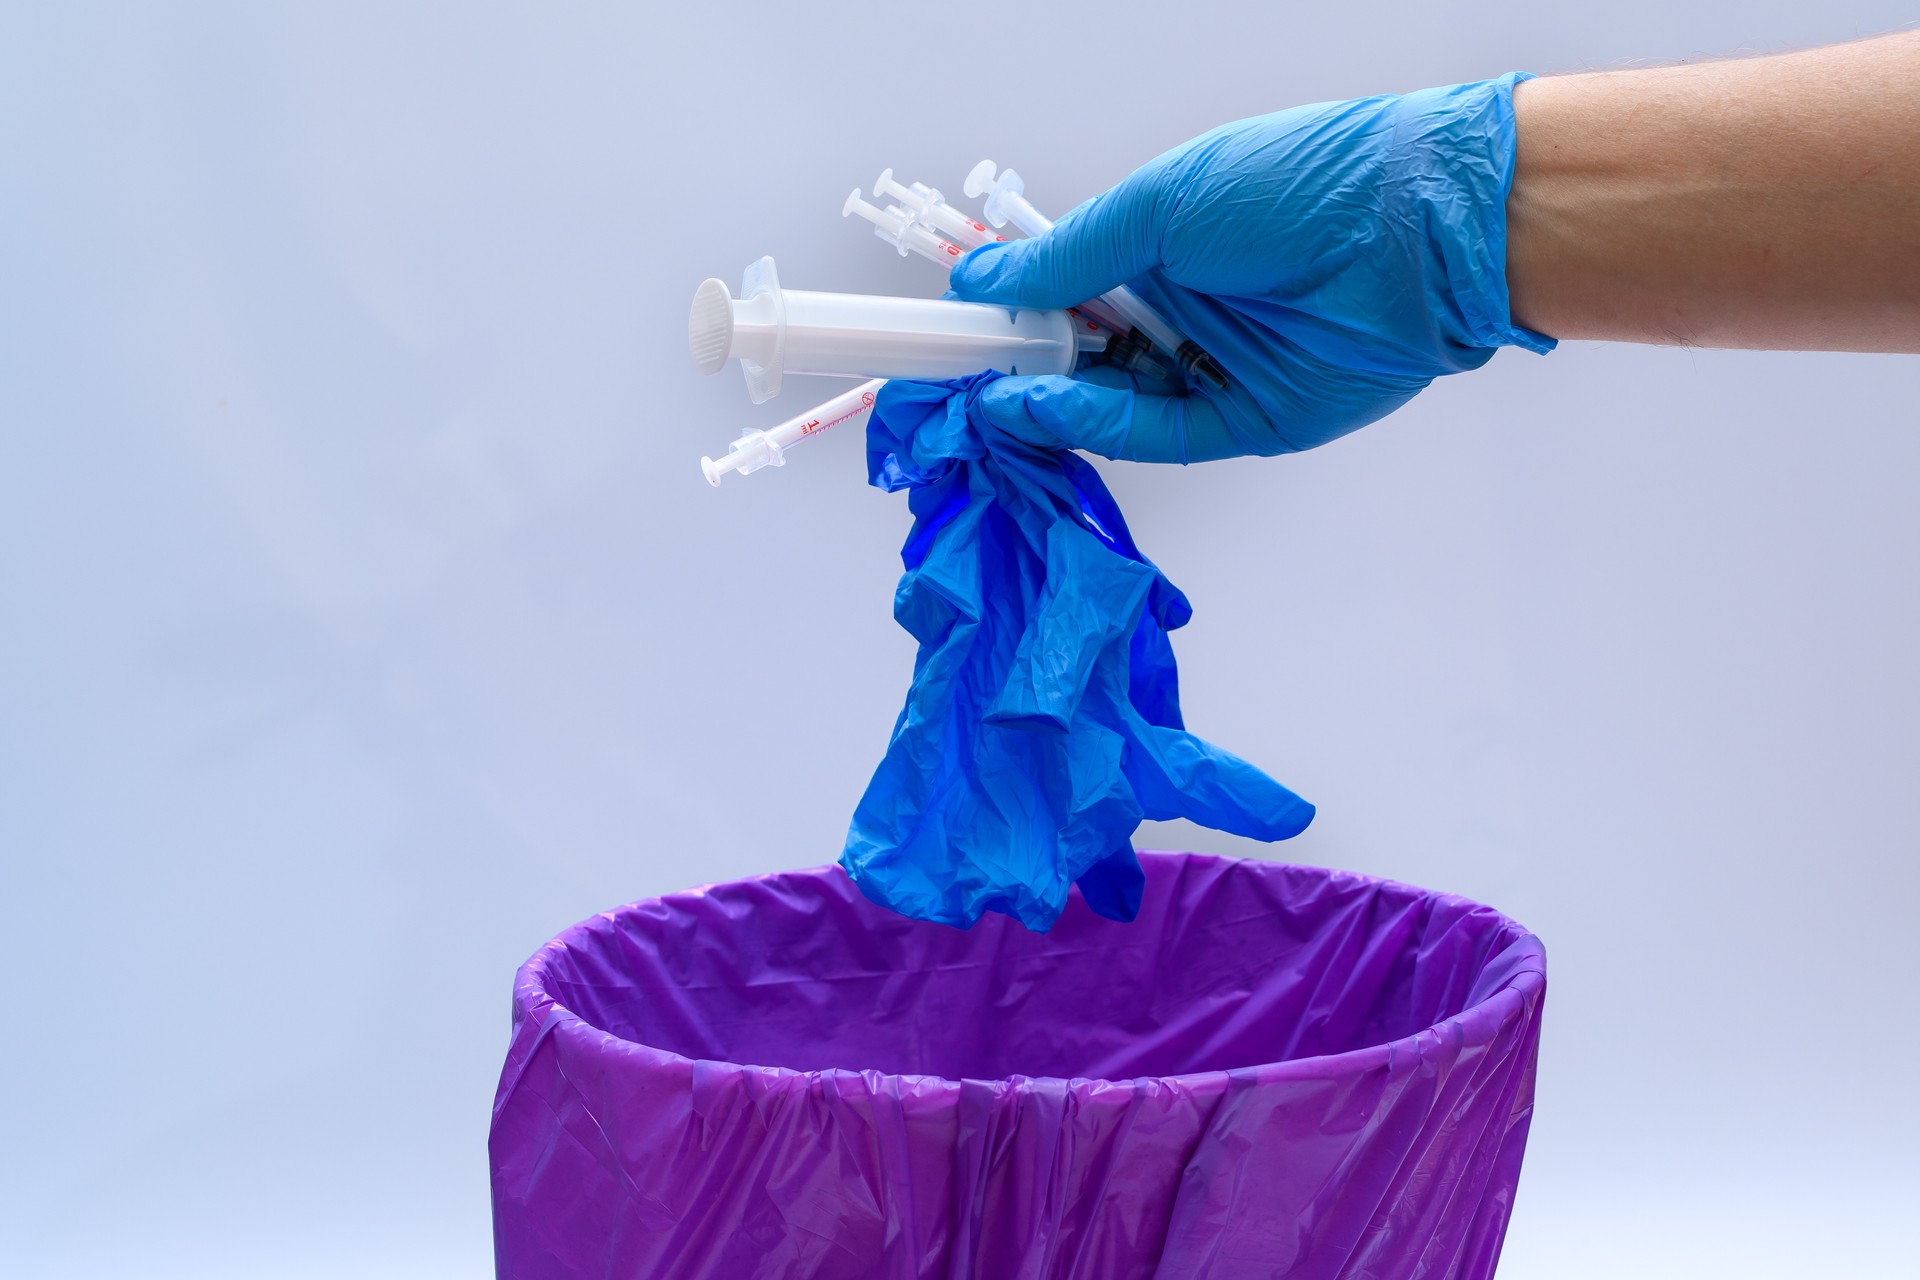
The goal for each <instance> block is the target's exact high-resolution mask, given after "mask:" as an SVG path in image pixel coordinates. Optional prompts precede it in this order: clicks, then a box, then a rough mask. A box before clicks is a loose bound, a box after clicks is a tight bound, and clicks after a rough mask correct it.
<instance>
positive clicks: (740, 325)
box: [687, 258, 1107, 404]
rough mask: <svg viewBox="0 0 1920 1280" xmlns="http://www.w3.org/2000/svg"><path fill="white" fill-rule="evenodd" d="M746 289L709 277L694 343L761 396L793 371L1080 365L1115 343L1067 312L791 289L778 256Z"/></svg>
mask: <svg viewBox="0 0 1920 1280" xmlns="http://www.w3.org/2000/svg"><path fill="white" fill-rule="evenodd" d="M740 292H741V293H742V294H743V295H744V296H743V297H741V298H738V299H736V298H734V297H733V295H732V294H730V293H729V292H728V291H727V286H726V283H725V282H724V281H721V280H708V281H705V282H704V283H702V284H701V286H700V287H699V289H697V290H695V292H694V295H693V307H692V310H691V311H690V312H689V313H688V315H687V341H688V344H689V345H690V346H691V347H692V349H693V360H694V364H695V365H697V366H698V367H699V369H700V371H701V372H702V373H718V372H720V369H721V368H722V366H724V365H725V364H726V363H727V361H728V360H729V359H731V358H738V359H739V361H740V365H741V368H742V370H743V371H744V372H745V374H746V378H747V393H748V394H749V395H750V396H751V397H752V398H753V402H754V403H755V404H759V403H760V402H761V401H763V400H767V399H769V398H771V397H772V396H773V394H774V393H775V392H777V391H778V390H779V389H780V382H781V379H782V377H783V376H784V375H786V374H788V373H817V374H827V375H830V376H840V377H856V378H872V377H882V378H927V379H949V378H964V377H969V376H971V375H973V374H976V373H979V372H981V371H983V370H986V369H998V370H1000V371H1002V372H1004V373H1013V374H1048V373H1072V372H1073V369H1074V365H1075V363H1076V362H1077V361H1078V360H1079V358H1080V357H1081V356H1082V355H1084V354H1086V353H1088V352H1093V351H1103V350H1105V349H1106V345H1107V335H1106V334H1105V333H1100V332H1091V331H1089V330H1088V329H1087V328H1086V326H1085V325H1084V324H1083V323H1082V322H1081V321H1078V320H1076V319H1075V318H1074V317H1073V316H1072V315H1070V314H1068V313H1067V312H1066V311H1034V310H1024V309H1009V308H1007V307H999V306H989V305H987V304H985V303H980V302H949V301H947V300H946V299H944V298H890V297H878V296H869V295H865V294H855V293H812V292H807V291H804V290H800V289H783V288H781V287H780V280H779V277H778V275H777V274H776V273H775V271H774V265H773V259H772V258H762V259H760V260H759V261H758V262H756V263H754V264H753V265H752V266H750V267H748V268H747V270H746V274H745V275H743V276H742V277H741V280H740Z"/></svg>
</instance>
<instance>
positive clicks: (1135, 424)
mask: <svg viewBox="0 0 1920 1280" xmlns="http://www.w3.org/2000/svg"><path fill="white" fill-rule="evenodd" d="M1088 373H1089V375H1090V376H1089V377H1088V378H1066V377H1061V376H1058V375H1053V376H1048V377H1044V378H999V379H996V380H995V381H993V382H991V383H988V384H987V385H986V387H984V388H983V389H982V390H981V393H980V409H981V412H982V413H984V414H985V415H986V418H987V421H989V422H991V423H993V424H994V425H995V426H997V427H999V428H1000V429H1001V430H1003V431H1005V432H1007V433H1008V434H1009V435H1011V436H1013V437H1015V438H1016V439H1019V440H1023V441H1025V442H1026V443H1028V444H1031V445H1034V446H1036V447H1038V448H1042V449H1084V450H1086V451H1087V452H1089V453H1097V454H1100V455H1101V456H1103V457H1108V458H1119V459H1122V460H1125V461H1128V462H1180V463H1187V462H1214V461H1217V460H1218V459H1221V458H1235V457H1240V456H1243V455H1247V454H1256V455H1261V456H1267V455H1272V454H1276V453H1292V452H1294V450H1295V449H1296V447H1297V446H1295V445H1294V444H1292V443H1291V442H1290V441H1288V440H1287V439H1286V438H1285V437H1284V436H1283V435H1281V434H1280V432H1279V430H1278V429H1277V428H1276V427H1275V426H1274V424H1273V423H1271V422H1270V421H1269V420H1268V419H1267V417H1266V415H1265V414H1264V413H1262V412H1261V411H1260V409H1259V408H1258V406H1256V405H1254V404H1253V402H1252V401H1251V400H1250V399H1247V398H1246V397H1244V395H1242V396H1238V397H1235V396H1232V395H1229V396H1225V397H1221V398H1218V399H1216V398H1214V397H1212V396H1209V395H1201V394H1193V395H1146V394H1141V393H1139V392H1136V391H1133V390H1131V389H1130V388H1128V387H1125V386H1117V385H1102V382H1109V381H1111V380H1114V379H1118V378H1127V379H1131V377H1132V375H1131V374H1128V373H1126V372H1125V371H1123V370H1113V369H1108V370H1104V371H1102V372H1100V373H1098V374H1095V373H1094V371H1093V370H1089V371H1088ZM1094 377H1098V378H1099V379H1100V381H1094V380H1093V378H1094ZM1243 400H1244V401H1245V403H1242V401H1243Z"/></svg>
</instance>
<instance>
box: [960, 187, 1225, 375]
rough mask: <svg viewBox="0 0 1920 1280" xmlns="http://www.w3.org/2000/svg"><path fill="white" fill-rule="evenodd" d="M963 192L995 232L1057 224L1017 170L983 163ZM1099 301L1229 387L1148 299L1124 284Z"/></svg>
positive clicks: (1042, 230)
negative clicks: (1030, 197)
mask: <svg viewBox="0 0 1920 1280" xmlns="http://www.w3.org/2000/svg"><path fill="white" fill-rule="evenodd" d="M964 190H965V191H966V193H967V194H968V195H969V196H972V197H974V198H975V199H978V198H980V197H982V196H984V197H986V203H985V205H984V206H983V211H984V212H985V214H986V217H987V221H988V222H990V223H992V224H993V225H994V226H996V227H1003V226H1005V225H1006V224H1007V223H1009V222H1011V223H1012V224H1013V225H1014V226H1016V227H1018V228H1020V230H1021V231H1023V232H1025V233H1026V234H1027V235H1029V236H1043V235H1045V234H1046V233H1047V232H1048V231H1051V230H1052V229H1053V219H1051V218H1049V217H1047V216H1046V215H1045V214H1044V213H1041V212H1040V211H1039V210H1038V209H1036V208H1034V207H1033V202H1032V201H1030V200H1028V199H1027V195H1026V183H1025V182H1023V181H1022V180H1021V177H1020V175H1019V174H1017V173H1015V172H1014V171H1013V170H1012V169H1002V170H1000V171H999V174H998V176H996V175H995V173H994V164H993V161H991V160H982V161H981V162H980V163H979V164H977V165H975V166H973V171H972V172H971V173H969V174H968V175H967V181H966V186H965V187H964ZM1100 297H1101V299H1102V300H1103V301H1106V302H1108V303H1111V304H1112V305H1113V309H1114V310H1115V311H1118V312H1119V313H1120V314H1121V315H1122V316H1124V317H1126V319H1127V321H1128V323H1130V324H1132V325H1134V326H1136V327H1138V328H1139V329H1140V331H1141V332H1142V333H1144V334H1146V335H1147V336H1148V337H1149V338H1151V339H1152V340H1153V342H1154V344H1155V345H1156V346H1158V347H1160V348H1161V349H1162V350H1164V351H1165V352H1166V353H1167V354H1168V355H1170V356H1172V357H1173V358H1174V359H1175V360H1177V361H1178V362H1179V364H1180V367H1181V368H1182V369H1185V370H1187V371H1189V372H1191V373H1196V374H1198V375H1200V376H1201V377H1204V378H1205V379H1207V381H1209V382H1211V383H1213V384H1214V385H1215V386H1217V387H1220V388H1222V389H1223V390H1224V389H1225V388H1226V386H1227V385H1228V381H1227V375H1226V371H1225V370H1223V369H1221V367H1220V366H1219V365H1218V364H1217V363H1215V361H1214V359H1213V357H1212V356H1210V355H1208V354H1207V353H1206V352H1205V351H1203V350H1201V349H1200V346H1199V344H1197V343H1195V342H1194V341H1192V340H1191V339H1189V338H1187V337H1185V336H1184V335H1182V334H1181V332H1180V331H1179V330H1178V329H1175V328H1174V327H1173V326H1172V325H1170V324H1168V323H1167V321H1166V319H1165V317H1163V316H1162V315H1161V314H1160V313H1159V312H1158V311H1155V310H1154V309H1153V308H1152V307H1151V306H1149V305H1148V304H1147V301H1146V299H1144V298H1142V297H1141V296H1140V295H1139V294H1137V293H1135V292H1134V291H1133V290H1131V289H1129V288H1127V286H1125V285H1120V286H1119V287H1118V288H1114V289H1110V290H1108V291H1107V292H1106V293H1103V294H1101V295H1100Z"/></svg>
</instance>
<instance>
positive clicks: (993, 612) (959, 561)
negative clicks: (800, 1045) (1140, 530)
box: [840, 374, 1313, 931]
mask: <svg viewBox="0 0 1920 1280" xmlns="http://www.w3.org/2000/svg"><path fill="white" fill-rule="evenodd" d="M1000 381H1006V379H1000V378H997V376H996V375H994V374H980V375H977V376H975V377H971V378H963V379H960V380H958V381H955V382H946V383H932V382H906V381H902V380H899V379H894V380H892V381H890V382H888V383H887V385H886V386H884V387H882V388H881V389H880V396H879V399H878V400H876V401H875V402H874V406H873V416H872V417H871V418H869V419H868V421H867V474H868V478H869V479H870V480H871V481H872V482H873V483H874V484H875V485H877V486H878V487H880V488H882V489H885V490H887V491H889V492H893V491H897V490H900V489H905V490H906V491H907V504H908V506H909V508H910V509H911V510H912V512H913V517H914V523H913V531H912V532H911V533H909V534H908V535H907V543H906V545H905V546H904V547H902V548H901V549H900V558H901V561H902V563H903V564H904V566H905V569H906V572H905V573H904V574H903V575H902V576H901V579H900V586H899V589H898V590H897V591H896V592H895V593H894V599H893V616H894V618H895V619H896V620H898V622H899V623H900V625H901V626H903V627H905V628H906V629H907V630H908V631H909V632H911V633H912V635H913V637H914V639H915V640H918V641H919V642H920V653H919V656H918V657H917V658H916V659H915V660H914V665H913V682H912V684H911V685H909V687H908V689H907V700H906V706H905V707H904V708H902V710H901V712H900V718H899V720H898V721H897V722H896V723H895V724H894V728H893V736H892V738H891V739H890V740H889V741H888V743H887V752H886V755H885V756H884V757H883V758H882V759H881V761H880V765H879V767H878V768H877V769H875V770H874V773H873V780H872V781H871V782H869V783H868V784H867V790H866V793H865V794H864V795H862V796H861V797H860V804H859V806H858V807H857V808H856V809H855V810H854V815H853V821H852V823H850V824H849V826H848V830H847V843H846V848H845V850H844V852H843V853H842V854H841V858H840V864H841V865H842V866H843V867H845V868H846V870H847V873H848V874H849V875H851V876H852V877H853V879H854V882H855V883H856V884H858V885H859V886H860V889H861V891H862V892H863V893H865V894H866V895H867V896H868V897H869V898H871V899H873V900H874V901H875V902H878V903H880V904H881V905H882V906H886V907H891V908H892V909H893V910H895V911H898V912H901V913H903V914H905V915H909V916H913V917H914V918H916V919H919V920H937V921H941V922H943V923H946V924H951V925H958V926H960V927H962V928H965V927H968V926H971V925H972V924H973V923H974V922H975V921H976V920H978V919H979V918H980V916H981V914H982V913H983V912H987V911H998V912H1001V913H1003V914H1006V915H1010V916H1013V917H1014V918H1015V919H1017V920H1019V921H1020V922H1021V923H1022V924H1024V925H1026V926H1027V928H1029V929H1034V930H1040V931H1044V930H1046V929H1047V928H1049V927H1051V926H1052V924H1053V922H1054V920H1055V919H1057V918H1058V917H1059V915H1060V912H1061V911H1062V910H1063V909H1064V908H1065V907H1066V905H1067V894H1068V887H1069V886H1071V885H1076V884H1077V885H1078V886H1079V889H1080V893H1081V896H1082V897H1084V898H1085V899H1086V902H1087V905H1088V906H1089V907H1091V908H1092V909H1093V910H1094V911H1096V912H1098V913H1099V914H1101V915H1103V916H1106V917H1108V918H1109V919H1113V920H1131V919H1133V917H1134V913H1135V912H1136V911H1137V910H1138V909H1139V906H1140V895H1141V892H1142V890H1143V888H1144V886H1145V883H1146V881H1145V877H1144V876H1143V875H1142V873H1141V870H1140V864H1139V861H1138V860H1137V859H1136V858H1135V857H1134V854H1133V845H1132V844H1131V839H1132V836H1133V833H1134V830H1135V828H1137V827H1138V826H1139V825H1140V823H1141V822H1142V821H1144V820H1147V819H1164V818H1188V819H1191V820H1192V821H1194V822H1198V823H1201V824H1203V825H1205V826H1209V827H1213V828H1216V829H1217V830H1220V831H1230V832H1233V833H1234V834H1236V835H1242V836H1249V837H1251V838H1253V839H1256V840H1285V839H1287V838H1288V837H1290V836H1293V835H1297V834H1298V833H1299V832H1300V831H1301V829H1302V828H1304V827H1305V826H1306V825H1307V823H1308V822H1309V821H1310V820H1311V819H1312V817H1313V806H1312V805H1310V804H1308V803H1307V802H1306V801H1305V800H1302V799H1301V798H1300V797H1299V796H1297V795H1295V794H1294V793H1293V792H1291V791H1289V790H1287V788H1285V787H1283V786H1281V785H1280V784H1279V783H1278V782H1275V781H1274V780H1273V779H1272V778H1270V777H1268V776H1267V775H1266V774H1265V773H1262V772H1261V771H1260V770H1259V769H1257V768H1255V767H1254V766H1253V765H1252V764H1250V763H1248V762H1247V761H1245V760H1242V759H1241V758H1239V757H1238V756H1235V755H1233V754H1232V753H1230V752H1227V751H1224V750H1222V749H1221V748H1219V747H1217V746H1215V745H1213V744H1212V743H1210V742H1207V741H1205V740H1203V739H1201V738H1199V737H1196V736H1195V735H1194V734H1192V733H1189V732H1187V730H1186V728H1185V726H1184V724H1183V723H1182V721H1181V718H1180V681H1179V672H1178V669H1177V667H1176V666H1175V664H1174V660H1173V642H1172V640H1171V639H1170V638H1169V635H1168V633H1169V632H1172V631H1175V630H1177V629H1179V628H1180V627H1182V626H1184V625H1186V623H1187V620H1188V619H1189V618H1191V617H1192V616H1193V609H1192V607H1191V606H1189V605H1188V603H1187V598H1186V597H1185V596H1184V595H1182V594H1181V593H1180V591H1179V589H1178V588H1176V587H1175V586H1174V585H1173V584H1172V583H1171V582H1169V581H1167V578H1166V575H1165V574H1163V573H1161V572H1160V570H1159V569H1158V568H1156V567H1155V566H1154V564H1153V562H1152V561H1150V560H1148V559H1147V558H1146V556H1144V555H1142V554H1141V552H1140V548H1139V547H1138V546H1137V545H1135V543H1134V541H1133V536H1132V534H1130V533H1128V532H1127V522H1126V521H1125V520H1124V519H1123V518H1122V517H1121V515H1120V508H1119V506H1118V505H1117V504H1116V503H1115V502H1114V500H1113V496H1112V495H1111V494H1110V493H1109V492H1108V491H1107V487H1106V485H1105V484H1104V483H1103V482H1102V481H1101V479H1100V473H1099V472H1097V471H1096V470H1094V468H1093V465H1092V464H1091V463H1089V462H1087V461H1086V460H1085V459H1083V458H1080V457H1077V456H1075V455H1074V454H1072V453H1069V452H1067V451H1066V450H1063V449H1058V448H1042V447H1036V446H1034V445H1032V444H1030V443H1027V442H1025V441H1023V440H1021V439H1019V438H1018V437H1017V436H1014V435H1013V434H1012V433H1010V432H1006V431H1002V430H1000V429H999V428H997V427H995V426H994V425H993V423H992V422H990V421H988V420H987V418H986V417H985V415H984V414H983V413H982V412H981V409H980V398H981V397H982V396H983V395H984V394H986V393H987V392H988V391H989V390H991V389H992V387H994V386H995V385H996V384H997V382H1000Z"/></svg>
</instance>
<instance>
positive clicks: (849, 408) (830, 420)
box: [700, 378, 887, 487]
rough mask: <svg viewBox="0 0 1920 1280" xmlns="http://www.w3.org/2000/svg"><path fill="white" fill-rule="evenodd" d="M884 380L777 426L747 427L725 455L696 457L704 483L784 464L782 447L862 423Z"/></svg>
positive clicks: (869, 382)
mask: <svg viewBox="0 0 1920 1280" xmlns="http://www.w3.org/2000/svg"><path fill="white" fill-rule="evenodd" d="M886 383H887V380H886V379H885V378H870V379H868V380H867V381H865V382H863V383H861V384H860V385H859V386H857V387H855V388H853V389H852V390H851V391H844V392H842V393H841V394H839V395H837V396H835V397H834V398H833V399H831V400H829V401H827V402H826V403H825V404H823V405H820V406H818V407H817V408H813V409H809V410H808V411H807V412H805V413H803V414H801V415H799V416H798V417H794V418H788V419H787V420H786V421H785V422H783V423H781V424H780V425H779V426H777V427H768V428H767V429H766V430H764V431H761V430H758V429H756V428H748V429H747V430H746V431H745V432H743V433H742V434H741V436H740V438H739V439H738V440H735V441H734V442H733V443H732V444H730V445H728V446H727V452H726V456H724V457H722V458H720V459H719V460H718V461H716V460H714V459H713V458H702V459H700V473H701V474H702V475H704V476H706V478H707V483H708V484H710V485H714V486H716V487H717V486H718V485H719V483H720V480H721V478H722V477H723V476H725V475H726V474H727V473H728V472H729V471H738V472H739V473H740V474H741V475H743V476H744V475H751V474H753V473H754V472H755V471H758V470H759V469H760V468H762V467H778V466H784V465H785V464H786V460H787V459H786V451H787V450H788V449H789V448H791V447H792V446H793V445H794V443H795V442H797V441H800V440H805V439H807V438H808V437H809V436H817V435H819V434H820V433H821V432H822V431H826V430H828V429H829V428H832V427H837V426H840V425H841V424H842V423H852V424H853V425H855V426H864V425H865V424H866V421H867V418H868V417H869V416H871V415H872V413H873V401H874V397H875V396H877V395H879V394H880V388H881V387H883V386H885V385H886Z"/></svg>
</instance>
